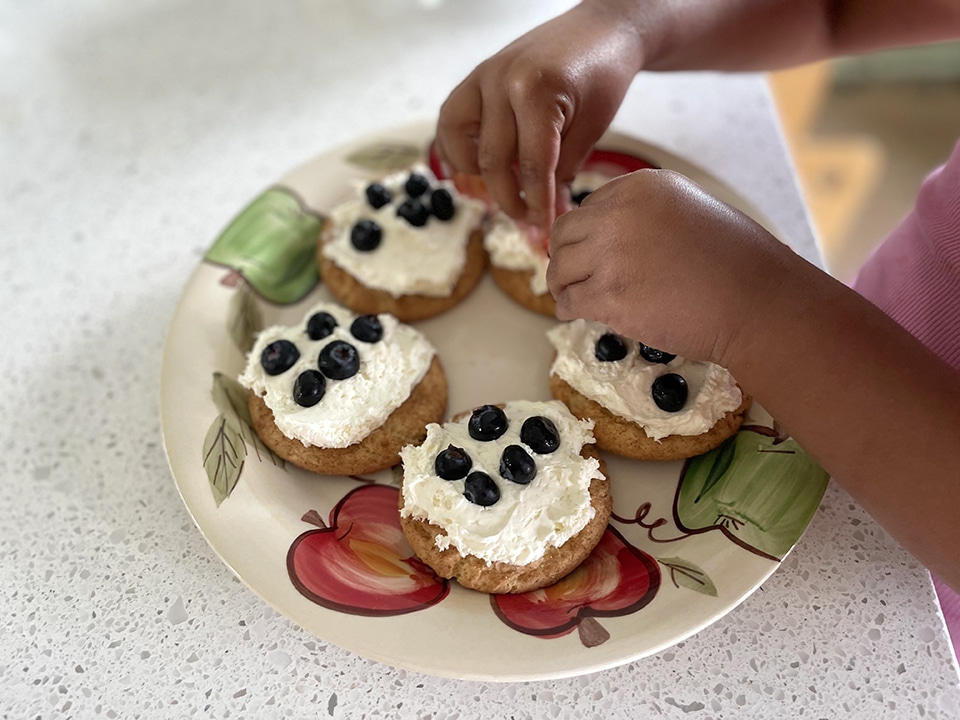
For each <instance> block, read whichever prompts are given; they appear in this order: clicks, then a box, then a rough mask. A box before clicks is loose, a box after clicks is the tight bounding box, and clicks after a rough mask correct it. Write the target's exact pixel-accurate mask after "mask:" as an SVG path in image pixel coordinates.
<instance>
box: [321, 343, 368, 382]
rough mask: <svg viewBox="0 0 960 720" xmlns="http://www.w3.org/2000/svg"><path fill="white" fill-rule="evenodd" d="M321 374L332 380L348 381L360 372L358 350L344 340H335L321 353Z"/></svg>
mask: <svg viewBox="0 0 960 720" xmlns="http://www.w3.org/2000/svg"><path fill="white" fill-rule="evenodd" d="M319 365H320V372H322V373H323V374H324V375H326V376H327V377H328V378H330V379H331V380H346V379H347V378H348V377H353V376H354V375H356V374H357V372H358V371H359V370H360V356H359V355H358V354H357V349H356V348H355V347H354V346H353V345H351V344H350V343H348V342H344V341H343V340H334V341H333V342H332V343H330V344H329V345H326V346H324V348H323V350H321V351H320V358H319Z"/></svg>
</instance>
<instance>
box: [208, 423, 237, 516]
mask: <svg viewBox="0 0 960 720" xmlns="http://www.w3.org/2000/svg"><path fill="white" fill-rule="evenodd" d="M245 455H246V447H245V445H244V442H243V437H242V436H241V435H240V432H239V431H238V430H237V429H236V428H234V427H233V426H232V425H231V424H230V423H228V422H227V418H226V417H225V416H224V415H223V414H220V415H218V416H217V418H216V420H214V421H213V424H212V425H211V426H210V429H209V430H208V431H207V436H206V437H205V438H204V439H203V468H204V470H206V471H207V477H208V478H209V479H210V489H211V490H212V491H213V499H214V500H216V503H217V507H220V503H222V502H223V501H224V500H226V499H227V498H228V497H229V496H230V493H232V492H233V489H234V488H235V487H236V485H237V481H238V480H239V479H240V473H241V472H242V471H243V459H244V456H245Z"/></svg>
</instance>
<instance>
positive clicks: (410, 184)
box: [403, 173, 430, 198]
mask: <svg viewBox="0 0 960 720" xmlns="http://www.w3.org/2000/svg"><path fill="white" fill-rule="evenodd" d="M429 188H430V181H429V180H427V178H425V177H424V176H423V175H421V174H420V173H410V177H408V178H407V181H406V182H405V183H404V184H403V189H404V190H406V191H407V195H409V196H410V197H412V198H418V197H420V196H421V195H423V194H424V193H425V192H426V191H427V190H428V189H429Z"/></svg>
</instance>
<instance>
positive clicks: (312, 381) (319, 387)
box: [293, 370, 327, 407]
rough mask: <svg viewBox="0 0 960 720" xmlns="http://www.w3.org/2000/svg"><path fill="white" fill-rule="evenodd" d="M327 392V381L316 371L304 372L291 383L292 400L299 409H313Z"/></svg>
mask: <svg viewBox="0 0 960 720" xmlns="http://www.w3.org/2000/svg"><path fill="white" fill-rule="evenodd" d="M326 390H327V381H326V380H325V379H324V377H323V375H321V374H320V373H319V372H317V371H316V370H304V371H303V372H302V373H300V376H299V377H298V378H297V379H296V381H295V382H294V383H293V399H294V400H295V401H296V403H297V405H300V406H301V407H313V406H314V405H316V404H317V403H318V402H320V399H321V398H322V397H323V393H324V392H326Z"/></svg>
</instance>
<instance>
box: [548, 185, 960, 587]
mask: <svg viewBox="0 0 960 720" xmlns="http://www.w3.org/2000/svg"><path fill="white" fill-rule="evenodd" d="M550 243H551V261H550V265H549V268H548V272H547V279H548V282H549V285H550V290H551V291H552V292H553V293H554V294H555V296H556V298H557V314H558V316H559V317H560V318H561V319H565V318H572V317H584V318H588V319H595V320H600V321H602V322H605V323H607V324H609V325H611V326H612V327H613V328H614V329H615V330H616V331H618V332H621V333H623V334H624V335H627V336H629V337H633V338H638V339H641V340H642V341H643V342H645V343H647V344H650V345H653V346H654V347H658V348H661V349H663V350H666V351H668V352H672V353H677V354H680V355H684V356H686V357H691V358H695V359H704V360H712V361H714V362H717V363H719V364H721V365H724V366H726V367H728V368H729V369H730V370H731V372H732V373H733V374H734V376H735V377H736V378H737V380H738V382H739V383H740V384H741V385H742V386H743V387H744V388H745V389H746V390H747V391H748V392H750V393H751V394H752V395H753V396H754V397H755V398H756V399H757V401H758V402H759V403H760V404H761V405H762V406H763V407H764V408H765V409H766V410H768V411H769V412H770V413H771V414H772V415H773V416H774V417H776V418H777V420H778V421H779V422H780V423H781V424H782V426H783V427H784V428H785V429H786V430H787V431H788V432H789V433H791V434H792V435H793V436H794V437H795V438H796V439H797V441H798V442H799V443H800V444H801V445H803V446H804V447H805V448H806V449H807V450H808V451H809V452H810V453H811V454H812V455H813V456H814V457H815V458H816V459H817V460H818V462H820V463H821V464H822V465H823V467H824V468H825V469H826V470H827V471H828V472H829V473H830V474H831V475H832V476H833V477H834V479H836V480H837V481H838V482H839V483H840V484H841V485H843V487H844V488H845V489H846V490H848V491H849V492H850V494H851V495H853V496H854V497H855V498H856V499H857V501H858V502H860V503H861V504H862V505H863V506H864V508H865V509H866V510H867V511H868V512H869V513H870V514H871V515H872V516H873V517H874V518H875V519H876V520H877V521H878V522H879V523H880V524H881V525H883V526H884V527H885V528H886V529H887V530H888V531H889V532H890V533H891V535H893V536H894V537H896V538H897V539H898V540H899V541H900V542H901V543H902V544H903V545H904V547H905V548H906V549H907V550H909V551H910V552H911V553H913V554H914V555H915V556H916V558H917V559H918V560H919V561H920V562H922V563H924V564H925V565H927V566H928V567H929V568H930V569H931V570H932V571H933V572H935V573H937V574H938V575H940V576H941V577H942V578H943V579H944V580H945V581H946V582H947V583H948V584H950V585H951V587H953V588H955V589H958V590H960V551H958V548H960V522H958V520H957V513H958V508H960V373H958V372H957V371H956V370H953V369H952V368H951V367H950V366H948V365H947V364H946V363H945V362H943V361H942V360H940V359H939V358H937V357H936V356H935V355H933V354H932V353H931V352H929V351H928V350H926V349H925V348H924V347H923V346H922V345H921V344H920V343H919V342H918V341H917V340H916V339H914V338H913V337H912V336H910V335H909V334H908V333H907V332H906V331H905V330H903V329H902V328H901V327H900V326H899V325H897V324H896V323H895V322H894V321H893V320H891V319H890V318H888V317H887V316H886V315H884V314H883V313H882V312H881V311H880V310H878V309H877V308H875V307H874V306H873V305H872V304H870V303H869V302H868V301H867V300H865V299H863V298H862V297H860V296H859V295H858V294H856V293H855V292H853V291H852V290H850V289H849V288H847V287H846V286H844V285H843V284H841V283H839V282H837V281H836V280H834V279H833V278H831V277H830V276H829V275H827V274H826V273H824V272H822V271H820V270H819V269H817V268H816V267H814V266H813V265H810V264H809V263H808V262H806V261H805V260H803V259H802V258H800V257H799V256H798V255H796V254H795V253H793V252H792V251H791V250H790V249H789V248H787V247H786V246H785V245H783V244H781V243H780V242H778V241H777V240H776V239H775V238H773V237H772V236H771V235H769V234H768V233H767V232H766V231H765V230H763V228H761V227H760V226H759V225H757V224H756V223H754V222H753V221H752V220H750V219H749V218H747V217H746V216H744V215H742V214H741V213H739V212H737V211H736V210H734V209H732V208H730V207H728V206H726V205H724V204H723V203H721V202H720V201H718V200H716V199H714V198H712V197H711V196H709V195H707V194H706V193H704V192H703V191H702V190H700V189H699V188H698V187H697V186H695V185H694V184H693V183H691V182H690V181H689V180H686V179H685V178H683V177H682V176H680V175H677V174H676V173H672V172H668V171H649V170H642V171H640V172H637V173H633V174H632V175H628V176H625V177H622V178H619V179H617V180H613V181H611V182H610V183H607V184H606V185H604V186H603V187H601V188H600V189H598V190H597V191H595V192H594V193H592V194H591V195H590V196H589V197H588V198H587V199H586V200H585V201H584V203H583V205H582V206H581V207H580V208H579V209H574V210H572V211H571V212H569V213H567V214H565V215H564V216H562V217H560V218H559V219H558V220H557V222H556V224H555V225H554V228H553V233H552V235H551V240H550Z"/></svg>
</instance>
